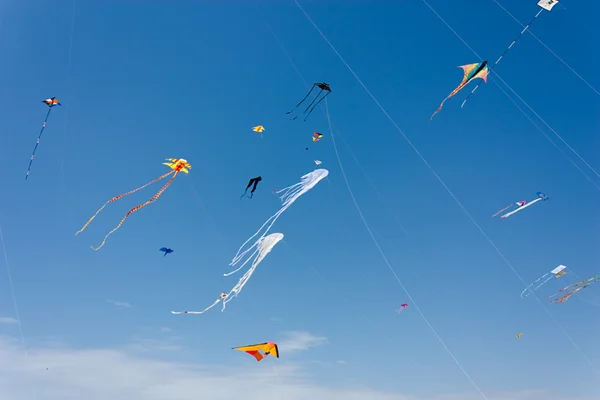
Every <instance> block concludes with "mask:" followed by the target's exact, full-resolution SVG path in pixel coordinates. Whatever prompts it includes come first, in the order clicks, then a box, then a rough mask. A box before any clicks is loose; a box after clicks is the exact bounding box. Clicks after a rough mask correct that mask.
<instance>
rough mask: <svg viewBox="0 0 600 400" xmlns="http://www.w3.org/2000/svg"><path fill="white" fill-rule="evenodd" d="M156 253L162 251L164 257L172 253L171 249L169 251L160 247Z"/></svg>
mask: <svg viewBox="0 0 600 400" xmlns="http://www.w3.org/2000/svg"><path fill="white" fill-rule="evenodd" d="M158 251H164V252H165V257H166V255H167V254H170V253H172V252H173V249H169V248H167V247H161V248H160V249H158Z"/></svg>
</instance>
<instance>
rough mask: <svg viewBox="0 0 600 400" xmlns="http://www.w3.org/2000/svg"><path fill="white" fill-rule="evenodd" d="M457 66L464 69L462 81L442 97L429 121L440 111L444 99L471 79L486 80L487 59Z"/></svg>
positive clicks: (452, 94)
mask: <svg viewBox="0 0 600 400" xmlns="http://www.w3.org/2000/svg"><path fill="white" fill-rule="evenodd" d="M458 68H462V69H463V71H464V74H463V79H462V82H461V83H460V85H458V86H457V87H456V89H454V90H453V91H452V92H451V93H450V94H449V95H448V96H447V97H446V98H445V99H444V101H442V103H441V104H440V106H439V107H438V109H437V110H435V112H434V113H433V114H432V115H431V118H429V120H430V121H431V120H432V119H433V117H435V114H437V113H439V112H440V111H442V107H444V103H445V102H446V100H448V99H449V98H450V97H452V96H454V95H455V94H456V93H458V92H460V91H461V90H462V89H463V88H464V87H465V86H467V85H468V84H469V83H470V82H471V81H472V80H474V79H477V78H480V79H483V81H484V82H487V77H488V73H489V71H488V66H487V61H483V62H479V63H473V64H467V65H460V66H459V67H458Z"/></svg>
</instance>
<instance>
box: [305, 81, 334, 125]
mask: <svg viewBox="0 0 600 400" xmlns="http://www.w3.org/2000/svg"><path fill="white" fill-rule="evenodd" d="M321 93H323V89H321V91H320V92H319V94H318V95H317V96H316V97H315V100H316V99H317V97H319V95H321ZM330 93H331V92H327V93H326V94H325V96H323V97H321V99H320V100H319V101H317V104H315V105H314V106H312V108H311V109H310V111H309V112H308V115H307V116H306V117H305V118H304V121H306V119H307V118H308V117H309V116H310V114H312V112H313V110H314V109H315V107H316V106H318V105H319V103H320V102H322V101H323V100H324V99H325V97H327V96H329V94H330ZM315 100H313V101H312V102H313V103H314V101H315ZM311 104H312V103H311ZM308 107H310V105H309V106H308ZM308 107H307V108H306V109H307V110H308ZM304 112H306V111H304Z"/></svg>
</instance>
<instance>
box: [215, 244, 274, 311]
mask: <svg viewBox="0 0 600 400" xmlns="http://www.w3.org/2000/svg"><path fill="white" fill-rule="evenodd" d="M282 239H283V233H272V234H270V235H269V236H267V237H264V238H263V237H261V238H259V239H258V240H257V241H256V242H255V243H254V244H253V245H252V247H250V248H249V249H248V250H246V251H245V252H244V253H242V256H243V255H244V254H247V253H248V252H249V251H250V250H252V249H253V248H256V250H254V252H253V253H252V255H251V256H250V257H248V259H246V261H244V263H243V264H242V265H241V266H240V267H238V268H237V269H236V270H235V271H232V272H229V273H227V274H224V276H229V275H231V274H233V273H235V272H237V271H239V270H240V269H241V268H242V267H243V266H244V265H246V263H248V261H250V260H251V259H252V257H253V256H255V255H256V256H255V257H254V260H253V261H252V266H251V267H250V268H249V269H248V271H246V273H245V274H244V275H243V276H242V277H241V278H240V280H239V281H238V283H237V284H236V285H235V286H234V287H233V288H232V289H231V290H230V291H229V293H228V294H227V296H225V298H223V308H222V310H221V311H225V307H226V306H227V303H229V302H230V301H231V300H233V298H234V297H237V295H238V294H240V292H241V291H242V289H243V288H244V286H245V285H246V283H248V280H249V279H250V277H251V276H252V274H253V273H254V271H255V270H256V268H257V267H258V265H259V264H260V263H261V262H262V260H263V259H264V258H265V257H266V256H267V254H269V253H270V252H271V250H272V249H273V247H275V245H276V244H277V243H279V242H280V241H281V240H282ZM241 259H242V258H241V257H238V259H237V260H236V261H234V262H233V263H232V265H235V264H236V263H238V262H239V261H241Z"/></svg>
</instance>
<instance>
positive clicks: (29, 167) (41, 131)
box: [25, 107, 52, 180]
mask: <svg viewBox="0 0 600 400" xmlns="http://www.w3.org/2000/svg"><path fill="white" fill-rule="evenodd" d="M51 111H52V107H49V108H48V113H47V114H46V118H45V119H44V123H43V124H42V129H40V134H39V135H38V138H37V142H35V146H34V147H33V152H32V153H31V159H30V160H29V165H28V166H27V173H26V174H25V180H27V178H29V173H30V172H31V163H33V157H35V151H36V150H37V148H38V145H39V144H40V140H41V139H42V133H44V128H45V127H46V124H47V123H48V117H50V112H51Z"/></svg>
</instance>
